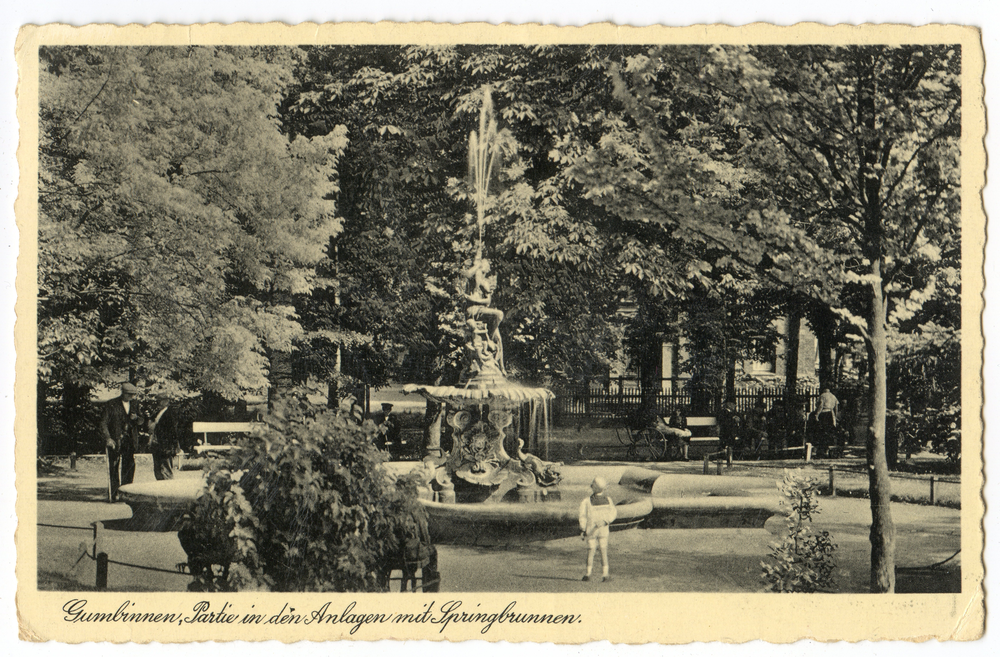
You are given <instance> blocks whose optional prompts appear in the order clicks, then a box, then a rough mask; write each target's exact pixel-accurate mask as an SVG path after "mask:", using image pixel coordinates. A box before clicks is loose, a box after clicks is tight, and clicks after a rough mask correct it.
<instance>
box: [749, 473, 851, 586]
mask: <svg viewBox="0 0 1000 657" xmlns="http://www.w3.org/2000/svg"><path fill="white" fill-rule="evenodd" d="M819 487H820V484H819V481H817V480H815V479H811V478H809V477H805V476H802V475H797V474H795V473H792V472H789V471H787V470H786V471H785V476H784V479H783V480H782V481H781V482H779V484H778V488H779V489H780V490H781V493H782V495H784V499H783V500H782V502H781V505H782V507H783V508H784V509H785V510H786V515H785V526H786V528H787V533H786V535H785V537H784V539H783V540H782V541H781V542H780V543H774V544H772V545H771V555H770V559H771V562H770V563H769V562H767V561H762V562H761V564H760V565H761V568H762V569H763V573H762V574H761V577H763V578H764V580H765V581H766V582H767V590H769V591H778V592H783V593H816V592H820V591H833V590H835V589H836V585H835V582H834V577H833V571H834V567H835V564H834V561H833V553H834V551H835V550H836V549H837V546H836V545H835V544H834V543H833V542H832V541H831V540H830V533H829V532H825V531H824V532H818V531H815V530H814V529H813V527H812V518H813V515H815V514H816V513H818V507H819V502H818V501H817V500H816V499H815V497H816V495H817V494H818V492H819Z"/></svg>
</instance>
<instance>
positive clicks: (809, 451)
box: [806, 443, 813, 462]
mask: <svg viewBox="0 0 1000 657" xmlns="http://www.w3.org/2000/svg"><path fill="white" fill-rule="evenodd" d="M812 455H813V445H812V443H806V462H809V461H811V460H812Z"/></svg>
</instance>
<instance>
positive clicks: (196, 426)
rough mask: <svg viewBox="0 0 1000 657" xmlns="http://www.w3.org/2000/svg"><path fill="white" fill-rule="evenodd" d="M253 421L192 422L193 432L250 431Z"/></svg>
mask: <svg viewBox="0 0 1000 657" xmlns="http://www.w3.org/2000/svg"><path fill="white" fill-rule="evenodd" d="M253 427H254V423H253V422H192V423H191V431H192V432H194V433H250V432H251V431H253Z"/></svg>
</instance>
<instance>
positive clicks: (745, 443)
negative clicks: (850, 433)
mask: <svg viewBox="0 0 1000 657" xmlns="http://www.w3.org/2000/svg"><path fill="white" fill-rule="evenodd" d="M839 415H840V401H839V400H838V399H837V397H836V396H835V395H834V394H833V393H832V392H831V391H830V389H829V388H823V391H822V392H821V393H820V396H819V399H818V400H817V402H816V409H815V410H814V411H813V412H812V413H810V414H808V415H806V414H805V413H803V414H802V415H799V414H798V413H790V412H789V409H788V408H787V407H786V405H785V404H783V403H779V402H776V403H774V404H772V406H771V408H770V410H768V408H767V405H766V404H765V403H764V400H763V399H758V400H757V402H756V403H755V404H754V406H753V408H752V409H750V410H749V411H748V412H747V413H745V414H742V413H740V412H739V411H738V410H737V408H736V402H735V401H734V400H733V399H728V400H726V403H725V404H723V406H722V412H721V413H720V414H719V418H718V422H719V441H720V443H721V447H722V448H723V449H731V450H732V452H733V454H734V455H739V456H742V457H746V456H749V455H758V456H759V455H760V454H762V453H765V452H769V451H772V450H778V449H782V448H785V447H791V446H793V445H798V444H801V443H800V442H799V441H798V440H796V438H797V437H798V438H803V439H804V440H806V441H808V442H811V443H812V444H814V445H815V446H817V447H818V448H823V449H827V450H828V449H829V448H830V447H834V446H836V445H837V444H838V442H839V436H840V433H841V429H839V428H838V425H837V420H838V417H839Z"/></svg>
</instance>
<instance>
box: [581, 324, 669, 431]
mask: <svg viewBox="0 0 1000 657" xmlns="http://www.w3.org/2000/svg"><path fill="white" fill-rule="evenodd" d="M662 354H663V347H662V342H661V340H660V339H659V338H651V339H649V340H647V341H646V344H645V345H644V348H643V351H642V360H641V362H640V363H639V417H640V418H641V419H642V422H643V423H646V422H648V421H650V420H651V418H653V416H655V415H656V414H657V413H656V411H657V409H656V395H657V394H658V393H659V391H660V386H661V385H662V384H661V378H660V376H661V375H660V372H661V369H660V359H661V358H662ZM588 392H589V391H588Z"/></svg>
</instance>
